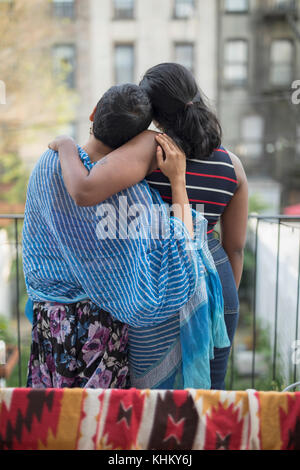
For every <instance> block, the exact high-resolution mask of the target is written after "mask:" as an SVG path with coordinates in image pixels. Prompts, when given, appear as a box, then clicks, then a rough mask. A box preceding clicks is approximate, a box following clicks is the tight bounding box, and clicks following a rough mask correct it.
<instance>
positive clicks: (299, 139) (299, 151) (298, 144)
mask: <svg viewBox="0 0 300 470" xmlns="http://www.w3.org/2000/svg"><path fill="white" fill-rule="evenodd" d="M296 152H297V156H298V157H300V125H298V126H297V141H296Z"/></svg>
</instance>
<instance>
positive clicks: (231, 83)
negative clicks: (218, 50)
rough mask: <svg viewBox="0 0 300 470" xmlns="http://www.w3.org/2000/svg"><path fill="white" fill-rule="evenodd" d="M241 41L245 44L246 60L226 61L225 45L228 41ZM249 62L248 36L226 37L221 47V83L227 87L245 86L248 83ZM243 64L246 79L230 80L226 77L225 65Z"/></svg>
mask: <svg viewBox="0 0 300 470" xmlns="http://www.w3.org/2000/svg"><path fill="white" fill-rule="evenodd" d="M238 42H243V43H244V44H245V45H246V60H245V63H243V64H242V63H240V62H234V63H233V62H227V59H226V46H227V45H228V44H229V43H238ZM249 62H250V41H249V39H248V38H242V37H236V38H227V39H226V40H225V42H224V49H223V84H224V85H225V86H227V87H246V86H247V85H248V84H249V70H250V69H249ZM230 64H231V65H239V64H240V65H244V66H245V68H246V72H247V74H246V79H245V80H244V81H240V82H239V81H232V80H230V79H228V78H226V74H225V70H226V66H227V65H230Z"/></svg>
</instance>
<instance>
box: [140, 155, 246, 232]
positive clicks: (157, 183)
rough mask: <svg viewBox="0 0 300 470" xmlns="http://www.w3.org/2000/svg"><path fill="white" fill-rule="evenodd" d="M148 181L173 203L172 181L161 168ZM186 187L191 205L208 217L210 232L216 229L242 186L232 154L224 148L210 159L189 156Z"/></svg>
mask: <svg viewBox="0 0 300 470" xmlns="http://www.w3.org/2000/svg"><path fill="white" fill-rule="evenodd" d="M147 181H148V183H149V185H150V186H151V187H152V188H153V189H157V190H158V191H159V193H160V195H161V197H162V199H163V200H164V201H165V202H168V203H170V204H171V203H172V192H171V185H170V182H169V180H168V178H166V177H165V176H164V175H163V173H162V172H161V171H160V170H156V171H154V172H153V173H152V174H151V175H149V176H148V177H147ZM186 188H187V193H188V198H189V201H190V204H191V206H192V207H193V209H195V210H198V212H201V213H202V214H203V215H204V217H205V218H206V219H207V221H208V233H211V232H213V231H214V227H215V225H216V224H217V223H218V221H219V220H220V217H221V216H222V214H223V212H224V211H225V209H226V207H227V206H228V204H229V203H230V201H231V199H232V197H233V196H234V194H235V192H236V190H237V188H238V181H237V176H236V172H235V169H234V165H233V163H232V160H231V157H230V155H229V153H228V152H227V151H226V150H225V149H224V148H223V147H220V148H219V149H217V150H215V151H214V152H213V153H212V155H211V156H210V157H209V158H208V159H207V160H197V159H187V173H186Z"/></svg>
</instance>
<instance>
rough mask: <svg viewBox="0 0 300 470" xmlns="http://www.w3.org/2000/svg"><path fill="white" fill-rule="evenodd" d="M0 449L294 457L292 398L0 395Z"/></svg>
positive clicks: (298, 440)
mask: <svg viewBox="0 0 300 470" xmlns="http://www.w3.org/2000/svg"><path fill="white" fill-rule="evenodd" d="M0 449H1V450H7V449H14V450H17V449H20V450H29V449H33V450H38V449H40V450H42V449H44V450H46V449H47V450H50V449H52V450H53V449H63V450H71V449H99V450H104V449H106V450H108V449H110V450H121V449H125V450H146V449H152V450H193V449H199V450H200V449H205V450H215V449H228V450H239V449H241V450H246V449H264V450H271V449H272V450H273V449H274V450H279V449H285V450H288V449H289V450H300V393H273V392H256V391H254V390H248V391H247V392H214V391H203V390H177V391H158V390H152V391H150V390H136V389H130V390H92V389H60V390H58V389H57V390H55V389H46V390H32V389H26V388H23V389H21V388H20V389H18V388H15V389H13V388H11V389H9V388H7V389H0Z"/></svg>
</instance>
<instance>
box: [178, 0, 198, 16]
mask: <svg viewBox="0 0 300 470" xmlns="http://www.w3.org/2000/svg"><path fill="white" fill-rule="evenodd" d="M194 12H195V0H175V5H174V16H175V18H190V17H191V16H193V14H194Z"/></svg>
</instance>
